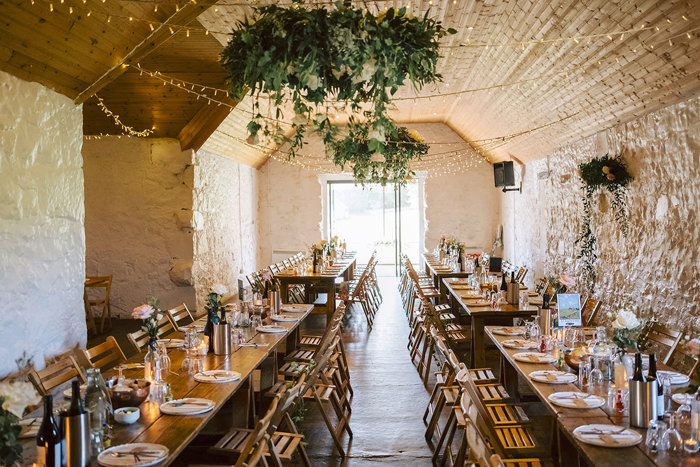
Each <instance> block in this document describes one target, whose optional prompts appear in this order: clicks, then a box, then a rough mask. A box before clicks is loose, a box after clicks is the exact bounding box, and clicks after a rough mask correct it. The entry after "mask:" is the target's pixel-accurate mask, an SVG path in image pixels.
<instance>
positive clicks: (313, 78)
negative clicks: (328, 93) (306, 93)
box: [306, 75, 321, 91]
mask: <svg viewBox="0 0 700 467" xmlns="http://www.w3.org/2000/svg"><path fill="white" fill-rule="evenodd" d="M320 85H321V78H319V77H318V76H317V75H309V80H308V81H307V83H306V87H308V88H309V89H311V90H312V91H315V90H316V89H318V87H319V86H320Z"/></svg>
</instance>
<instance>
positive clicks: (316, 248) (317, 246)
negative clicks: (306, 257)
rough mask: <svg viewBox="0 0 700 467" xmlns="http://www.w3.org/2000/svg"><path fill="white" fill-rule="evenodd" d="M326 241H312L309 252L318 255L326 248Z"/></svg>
mask: <svg viewBox="0 0 700 467" xmlns="http://www.w3.org/2000/svg"><path fill="white" fill-rule="evenodd" d="M327 244H328V242H326V240H321V241H320V242H319V243H314V244H312V245H311V246H310V247H309V253H310V254H311V256H320V255H322V254H323V252H324V251H325V250H326V245H327Z"/></svg>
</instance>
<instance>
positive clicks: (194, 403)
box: [172, 402, 209, 407]
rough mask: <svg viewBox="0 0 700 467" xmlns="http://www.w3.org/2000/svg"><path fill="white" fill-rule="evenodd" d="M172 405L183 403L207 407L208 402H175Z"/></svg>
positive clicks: (177, 405) (176, 405) (181, 404)
mask: <svg viewBox="0 0 700 467" xmlns="http://www.w3.org/2000/svg"><path fill="white" fill-rule="evenodd" d="M172 405H173V407H182V406H183V405H198V406H202V407H209V403H208V402H176V403H174V404H172Z"/></svg>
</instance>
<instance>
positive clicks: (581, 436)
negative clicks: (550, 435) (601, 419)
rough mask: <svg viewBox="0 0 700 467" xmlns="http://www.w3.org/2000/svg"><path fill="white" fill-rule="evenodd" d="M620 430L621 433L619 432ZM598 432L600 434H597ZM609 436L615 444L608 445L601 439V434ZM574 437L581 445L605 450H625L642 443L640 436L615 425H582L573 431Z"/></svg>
mask: <svg viewBox="0 0 700 467" xmlns="http://www.w3.org/2000/svg"><path fill="white" fill-rule="evenodd" d="M621 430H622V431H621ZM598 432H601V433H600V434H598ZM605 433H608V434H611V436H612V439H614V440H615V442H613V443H610V442H608V441H606V440H604V439H601V438H600V436H601V434H605ZM573 434H574V437H575V438H576V439H577V440H579V441H581V442H582V443H586V444H592V445H594V446H602V447H605V448H627V447H630V446H636V445H637V444H639V443H640V442H641V441H642V435H640V434H639V433H637V432H636V431H632V430H630V429H629V428H625V429H624V430H623V427H620V426H616V425H599V424H594V425H582V426H580V427H578V428H576V429H575V430H574V433H573Z"/></svg>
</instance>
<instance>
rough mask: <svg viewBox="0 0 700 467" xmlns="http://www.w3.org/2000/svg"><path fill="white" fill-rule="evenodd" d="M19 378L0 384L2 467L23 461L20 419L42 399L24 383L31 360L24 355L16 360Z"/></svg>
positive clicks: (32, 387) (0, 462)
mask: <svg viewBox="0 0 700 467" xmlns="http://www.w3.org/2000/svg"><path fill="white" fill-rule="evenodd" d="M15 363H16V364H17V367H18V368H19V376H18V377H17V378H15V379H12V380H8V381H3V382H0V465H3V466H7V467H10V466H12V465H16V463H19V462H21V461H22V444H21V443H20V439H19V434H20V432H21V431H22V428H21V427H20V426H19V423H18V422H19V419H20V418H22V416H23V415H24V411H25V410H26V409H27V407H29V406H33V405H36V404H38V403H39V402H40V401H41V398H40V397H39V395H38V394H37V393H36V391H35V390H34V386H33V385H32V384H31V383H30V382H28V381H22V378H23V377H24V375H25V374H26V369H27V368H29V367H30V366H31V364H32V363H31V359H28V358H26V355H23V356H22V357H21V358H18V359H17V360H15Z"/></svg>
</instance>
